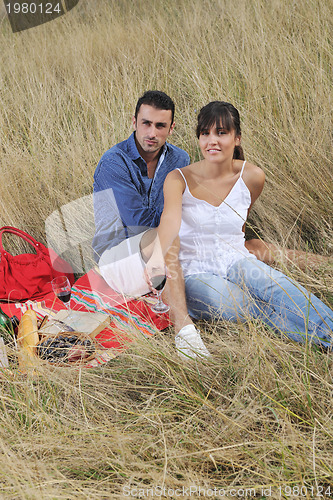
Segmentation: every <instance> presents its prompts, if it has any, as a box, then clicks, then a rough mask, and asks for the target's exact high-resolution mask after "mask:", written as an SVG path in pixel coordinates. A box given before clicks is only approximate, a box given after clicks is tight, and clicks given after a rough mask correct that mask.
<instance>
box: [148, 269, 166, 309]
mask: <svg viewBox="0 0 333 500" xmlns="http://www.w3.org/2000/svg"><path fill="white" fill-rule="evenodd" d="M166 280H167V277H166V273H164V274H157V275H156V276H152V277H151V278H150V281H151V283H152V286H153V288H154V289H155V290H156V292H157V293H156V295H157V298H158V302H156V304H154V305H152V306H151V307H150V309H151V310H152V311H153V312H155V313H166V312H168V311H169V309H170V307H169V306H167V305H166V304H164V302H163V300H162V298H161V295H162V292H163V290H164V287H165V284H166Z"/></svg>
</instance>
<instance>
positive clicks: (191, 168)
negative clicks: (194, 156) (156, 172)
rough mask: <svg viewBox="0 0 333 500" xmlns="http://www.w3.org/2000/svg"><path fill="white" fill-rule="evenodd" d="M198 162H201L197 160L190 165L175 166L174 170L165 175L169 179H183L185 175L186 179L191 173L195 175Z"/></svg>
mask: <svg viewBox="0 0 333 500" xmlns="http://www.w3.org/2000/svg"><path fill="white" fill-rule="evenodd" d="M199 163H201V162H199V161H198V162H196V163H191V164H190V165H186V167H182V168H175V170H172V172H170V173H169V174H168V175H167V178H168V177H169V178H170V179H174V180H176V179H182V180H183V181H184V177H185V179H186V180H188V179H190V178H192V177H193V175H195V172H196V167H197V165H199ZM183 176H184V177H183Z"/></svg>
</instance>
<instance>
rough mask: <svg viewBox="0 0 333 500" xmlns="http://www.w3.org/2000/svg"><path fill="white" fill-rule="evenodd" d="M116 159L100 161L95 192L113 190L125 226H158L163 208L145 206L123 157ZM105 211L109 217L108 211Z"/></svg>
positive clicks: (107, 223) (106, 223)
mask: <svg viewBox="0 0 333 500" xmlns="http://www.w3.org/2000/svg"><path fill="white" fill-rule="evenodd" d="M116 160H117V161H115V159H114V158H106V159H104V160H101V161H100V163H99V166H98V169H97V171H96V174H95V182H94V192H95V193H96V192H99V191H102V190H112V193H113V196H114V199H115V202H116V205H117V208H118V214H119V216H120V218H121V220H122V223H123V224H124V226H127V227H136V226H144V227H146V226H147V227H155V226H157V225H158V223H159V220H160V216H161V210H156V209H155V208H153V209H152V208H150V207H147V206H144V204H143V199H142V196H141V194H140V188H139V186H138V185H137V184H136V182H135V179H133V178H132V176H131V173H130V171H129V168H128V167H127V165H126V163H125V162H124V160H123V159H122V158H121V157H119V158H117V159H116ZM104 213H105V217H106V218H108V216H107V213H106V212H104ZM108 225H109V222H108V220H105V226H106V227H107V226H108Z"/></svg>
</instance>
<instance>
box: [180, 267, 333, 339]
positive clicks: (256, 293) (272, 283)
mask: <svg viewBox="0 0 333 500" xmlns="http://www.w3.org/2000/svg"><path fill="white" fill-rule="evenodd" d="M185 290H186V300H187V306H188V311H189V314H190V315H191V316H192V317H193V318H196V319H200V318H203V319H209V320H211V319H219V318H224V319H227V320H230V321H241V322H245V321H247V320H249V319H250V318H256V319H260V320H262V321H263V322H264V323H266V324H267V325H269V326H270V327H271V328H273V329H274V330H276V331H278V332H280V333H282V334H284V335H286V336H287V337H289V338H291V339H292V340H295V341H296V342H305V341H306V339H308V341H309V342H310V341H311V342H314V343H315V344H320V345H322V346H325V347H330V348H332V347H333V311H332V310H331V309H329V308H328V307H327V306H326V305H325V304H323V302H322V301H321V300H319V299H318V297H316V296H315V295H313V294H312V293H310V292H308V291H307V290H306V289H305V288H303V287H302V286H301V285H299V284H298V283H297V282H296V281H293V280H292V279H291V278H288V277H287V276H285V275H284V274H283V273H281V272H280V271H277V270H276V269H272V268H271V267H269V266H268V265H266V264H264V263H263V262H261V261H259V260H256V259H252V258H250V259H248V258H244V259H241V260H239V261H238V262H236V263H235V264H234V265H233V266H231V267H230V268H229V270H228V273H227V277H226V278H221V277H219V276H218V275H216V274H211V273H202V274H195V275H191V276H186V277H185Z"/></svg>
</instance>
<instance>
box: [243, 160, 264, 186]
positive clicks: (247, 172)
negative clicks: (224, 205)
mask: <svg viewBox="0 0 333 500" xmlns="http://www.w3.org/2000/svg"><path fill="white" fill-rule="evenodd" d="M243 179H244V182H245V183H246V184H247V185H248V186H249V187H250V186H252V187H260V186H261V187H263V185H264V182H265V172H264V171H263V170H262V168H260V167H258V166H257V165H254V164H253V163H248V162H246V164H245V168H244V172H243Z"/></svg>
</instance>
